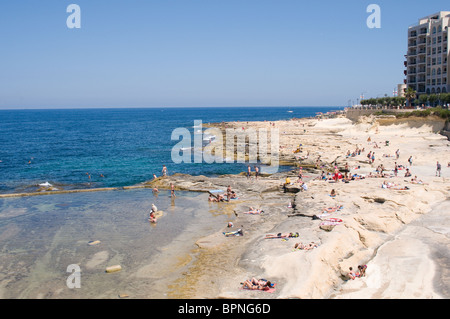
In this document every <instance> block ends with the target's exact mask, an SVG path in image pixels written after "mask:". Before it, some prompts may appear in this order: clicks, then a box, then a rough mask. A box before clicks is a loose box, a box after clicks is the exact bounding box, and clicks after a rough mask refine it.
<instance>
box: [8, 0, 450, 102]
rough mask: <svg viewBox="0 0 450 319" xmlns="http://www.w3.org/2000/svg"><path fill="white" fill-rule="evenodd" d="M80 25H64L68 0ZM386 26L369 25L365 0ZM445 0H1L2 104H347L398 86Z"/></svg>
mask: <svg viewBox="0 0 450 319" xmlns="http://www.w3.org/2000/svg"><path fill="white" fill-rule="evenodd" d="M71 3H75V4H78V5H79V6H80V8H81V28H80V29H69V28H68V27H67V25H66V19H67V17H68V16H69V15H70V14H69V13H67V12H66V8H67V6H68V5H69V4H71ZM372 3H374V4H378V5H379V6H380V8H381V28H380V29H369V28H368V27H367V25H366V20H367V18H368V16H369V15H370V13H367V12H366V8H367V6H368V5H369V4H372ZM442 10H444V11H446V10H449V11H450V4H449V3H448V1H433V0H429V1H417V0H395V1H393V0H387V1H378V0H373V1H361V0H352V1H351V0H347V1H345V0H344V1H335V0H333V1H301V0H239V1H235V0H129V1H125V0H122V1H116V0H109V1H104V0H95V1H93V0H70V1H64V0H45V1H35V0H17V1H1V2H0V61H1V62H0V108H74V107H172V106H178V107H179V106H190V107H195V106H346V105H347V104H348V101H349V100H353V101H356V99H357V98H359V96H360V95H361V93H363V92H364V95H365V96H366V97H376V96H381V95H384V94H389V95H392V91H393V89H394V88H395V87H396V85H397V84H398V83H402V82H403V79H404V76H403V70H404V67H403V61H404V54H405V53H406V49H407V48H406V44H407V40H406V35H407V29H408V26H409V25H411V24H414V23H416V22H417V20H418V19H419V18H421V17H423V16H426V15H429V14H432V13H436V12H438V11H442Z"/></svg>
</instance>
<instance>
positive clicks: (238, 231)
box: [223, 229, 244, 237]
mask: <svg viewBox="0 0 450 319" xmlns="http://www.w3.org/2000/svg"><path fill="white" fill-rule="evenodd" d="M223 234H224V235H225V236H226V237H231V236H244V234H243V232H242V229H238V230H236V231H232V232H224V233H223Z"/></svg>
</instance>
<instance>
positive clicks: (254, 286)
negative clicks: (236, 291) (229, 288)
mask: <svg viewBox="0 0 450 319" xmlns="http://www.w3.org/2000/svg"><path fill="white" fill-rule="evenodd" d="M241 285H243V288H244V289H250V290H267V289H270V288H273V287H274V285H273V284H272V283H271V282H270V281H267V280H265V279H259V280H257V279H255V278H252V279H251V280H246V281H245V282H243V283H241Z"/></svg>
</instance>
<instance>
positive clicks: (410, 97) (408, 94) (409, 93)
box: [405, 86, 416, 106]
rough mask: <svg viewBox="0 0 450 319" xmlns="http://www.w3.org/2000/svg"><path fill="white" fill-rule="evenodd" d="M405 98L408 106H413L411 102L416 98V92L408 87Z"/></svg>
mask: <svg viewBox="0 0 450 319" xmlns="http://www.w3.org/2000/svg"><path fill="white" fill-rule="evenodd" d="M405 97H406V99H407V100H408V105H409V106H411V101H412V100H414V99H415V98H416V91H415V90H414V89H413V88H412V87H410V86H408V88H407V89H406V91H405Z"/></svg>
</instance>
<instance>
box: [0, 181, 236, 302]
mask: <svg viewBox="0 0 450 319" xmlns="http://www.w3.org/2000/svg"><path fill="white" fill-rule="evenodd" d="M152 203H155V204H156V206H157V207H158V209H159V210H162V211H163V212H164V215H163V217H161V218H160V219H159V220H158V223H157V224H156V225H152V224H150V223H149V222H148V213H149V210H150V207H151V204H152ZM230 220H232V216H228V215H226V214H225V213H224V212H223V211H222V210H221V209H220V208H219V207H218V206H217V204H214V203H209V202H208V200H207V195H205V194H198V193H188V192H178V196H177V197H176V198H175V199H174V200H172V199H171V198H170V194H169V192H161V193H160V194H159V195H158V196H157V197H155V196H154V195H153V194H152V192H151V190H147V189H140V190H127V191H107V192H95V193H76V194H63V195H49V196H37V197H25V198H8V199H0V297H1V298H117V296H118V295H119V294H128V295H130V297H131V298H167V297H168V296H167V289H168V288H167V285H168V284H169V283H170V282H171V281H172V280H174V279H175V278H177V276H179V275H180V273H181V272H182V271H183V269H184V270H185V267H186V266H187V265H186V264H183V262H180V261H183V260H189V258H190V257H194V256H193V255H192V256H191V254H192V253H193V249H194V248H195V247H196V246H195V241H196V239H198V238H200V237H202V236H204V235H207V234H210V233H213V232H216V231H219V230H220V229H223V227H224V226H226V224H227V222H228V221H230ZM91 240H99V241H100V242H101V243H100V244H98V245H95V246H89V245H88V242H89V241H91ZM72 264H75V265H78V266H79V267H80V269H81V276H80V282H81V288H72V289H70V288H68V286H67V284H66V280H67V278H68V277H69V275H71V273H69V272H67V267H68V266H69V265H72ZM113 265H121V267H122V270H121V271H120V272H117V273H105V269H106V267H109V266H113Z"/></svg>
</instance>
